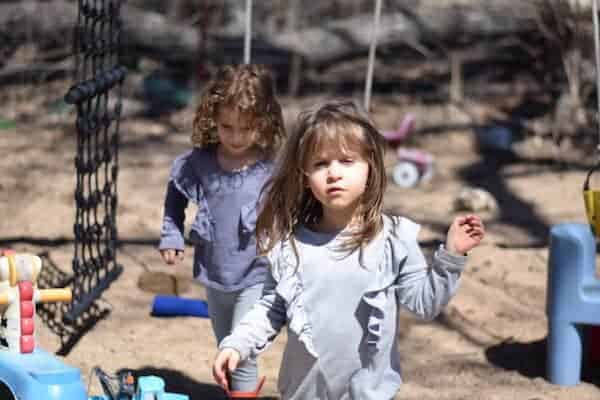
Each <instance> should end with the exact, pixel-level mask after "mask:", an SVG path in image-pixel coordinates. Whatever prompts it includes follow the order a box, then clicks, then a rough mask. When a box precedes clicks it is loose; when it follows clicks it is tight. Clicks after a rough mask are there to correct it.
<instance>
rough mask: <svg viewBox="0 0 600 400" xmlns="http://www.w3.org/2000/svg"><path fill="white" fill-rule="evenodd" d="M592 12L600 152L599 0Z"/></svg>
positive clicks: (593, 6) (594, 1) (596, 1)
mask: <svg viewBox="0 0 600 400" xmlns="http://www.w3.org/2000/svg"><path fill="white" fill-rule="evenodd" d="M592 12H593V14H594V15H593V20H594V50H595V53H596V97H597V100H596V103H597V106H598V115H597V116H596V123H597V125H598V149H599V150H600V43H599V42H600V28H599V24H598V0H593V1H592Z"/></svg>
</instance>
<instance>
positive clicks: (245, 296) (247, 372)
mask: <svg viewBox="0 0 600 400" xmlns="http://www.w3.org/2000/svg"><path fill="white" fill-rule="evenodd" d="M262 289H263V285H262V283H261V284H258V285H254V286H250V287H249V288H246V289H242V290H238V291H235V292H223V291H220V290H217V289H211V288H206V300H207V302H208V314H209V316H210V320H211V322H212V327H213V331H214V332H215V337H216V338H217V343H221V340H223V339H224V338H225V336H227V335H229V334H230V333H231V331H232V329H233V327H235V325H236V324H237V323H238V322H239V321H240V320H241V319H242V317H243V316H244V314H246V312H248V311H249V310H250V308H252V306H253V305H254V303H256V302H257V301H258V299H260V296H261V294H262ZM257 383H258V367H257V365H256V359H254V358H249V359H248V360H246V361H244V362H242V363H240V364H239V365H238V367H237V368H236V370H235V371H233V373H232V374H231V382H230V385H231V386H230V389H231V390H239V391H244V392H248V391H254V390H255V389H256V385H257Z"/></svg>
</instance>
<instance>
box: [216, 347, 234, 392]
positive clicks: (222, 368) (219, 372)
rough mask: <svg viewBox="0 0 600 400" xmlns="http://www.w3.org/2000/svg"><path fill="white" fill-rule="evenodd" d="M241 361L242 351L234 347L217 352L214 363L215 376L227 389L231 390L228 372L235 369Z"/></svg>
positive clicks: (218, 382)
mask: <svg viewBox="0 0 600 400" xmlns="http://www.w3.org/2000/svg"><path fill="white" fill-rule="evenodd" d="M239 362H240V353H238V352H237V351H236V350H234V349H228V348H225V349H223V350H221V351H220V352H219V354H217V358H215V362H214V364H213V378H214V379H215V382H217V384H219V385H220V386H221V387H222V388H223V389H225V391H228V390H229V381H228V380H227V374H228V373H229V372H232V371H235V369H236V368H237V365H238V363H239Z"/></svg>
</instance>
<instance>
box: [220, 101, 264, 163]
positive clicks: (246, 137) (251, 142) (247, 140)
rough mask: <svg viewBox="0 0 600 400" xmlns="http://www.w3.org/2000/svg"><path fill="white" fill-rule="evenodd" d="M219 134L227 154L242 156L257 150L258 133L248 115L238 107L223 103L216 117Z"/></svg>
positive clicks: (236, 156)
mask: <svg viewBox="0 0 600 400" xmlns="http://www.w3.org/2000/svg"><path fill="white" fill-rule="evenodd" d="M216 123H217V136H218V137H219V143H220V144H221V146H222V150H223V152H224V155H225V156H228V157H231V158H242V157H245V156H247V155H249V154H251V153H253V152H254V151H255V144H256V141H257V140H258V133H257V132H256V130H255V129H253V128H252V125H251V120H250V118H249V116H248V115H246V114H244V113H241V112H240V111H239V110H238V109H237V107H231V106H228V105H222V106H220V107H219V111H218V113H217V118H216Z"/></svg>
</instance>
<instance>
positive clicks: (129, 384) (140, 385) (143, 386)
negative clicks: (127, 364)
mask: <svg viewBox="0 0 600 400" xmlns="http://www.w3.org/2000/svg"><path fill="white" fill-rule="evenodd" d="M94 372H95V373H96V376H98V379H100V384H101V385H102V389H103V390H104V395H103V396H93V397H90V400H188V396H186V395H182V394H174V393H167V392H165V382H164V380H163V379H162V378H160V377H158V376H153V375H150V376H142V377H140V378H139V379H138V381H137V385H136V383H135V379H134V377H133V374H132V373H131V372H129V371H125V372H122V373H120V374H119V375H117V376H109V375H107V374H105V373H104V371H102V370H101V369H100V368H98V367H96V368H94ZM115 386H116V387H115Z"/></svg>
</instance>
